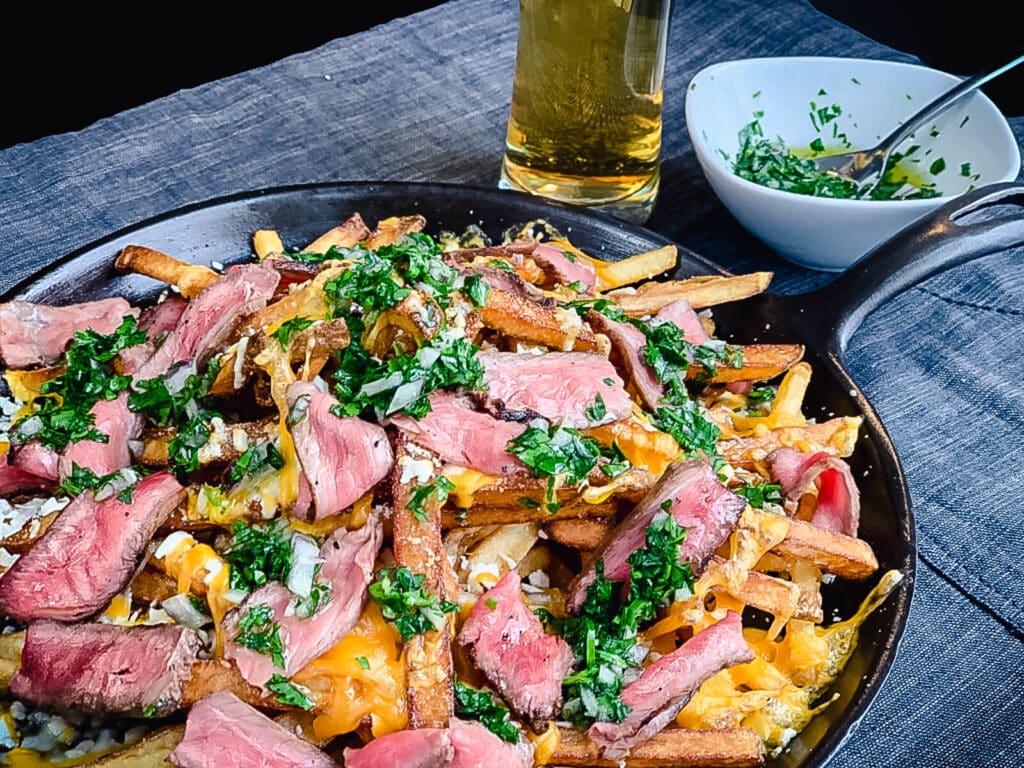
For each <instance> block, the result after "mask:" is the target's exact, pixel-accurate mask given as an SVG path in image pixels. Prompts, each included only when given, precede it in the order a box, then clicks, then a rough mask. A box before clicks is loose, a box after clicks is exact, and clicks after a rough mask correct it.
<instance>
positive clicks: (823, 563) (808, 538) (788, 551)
mask: <svg viewBox="0 0 1024 768" xmlns="http://www.w3.org/2000/svg"><path fill="white" fill-rule="evenodd" d="M772 551H773V552H775V554H777V555H782V556H783V557H801V558H804V559H805V560H810V561H811V562H812V563H814V564H815V565H816V566H818V567H819V568H821V570H823V571H825V572H826V573H831V574H834V575H836V576H842V577H843V578H846V579H854V580H857V581H863V580H864V579H866V578H868V577H869V576H870V575H871V574H873V573H874V572H875V571H877V570H878V559H877V558H876V557H875V553H874V551H872V549H871V545H870V544H868V543H867V542H866V541H864V540H863V539H857V538H854V537H853V536H846V535H845V534H842V533H836V532H835V531H829V530H826V529H825V528H820V527H818V526H816V525H812V524H811V523H807V522H804V521H803V520H790V521H789V532H788V533H787V534H786V538H785V539H784V540H783V541H782V543H781V544H779V545H777V546H776V547H775V548H774V549H773V550H772Z"/></svg>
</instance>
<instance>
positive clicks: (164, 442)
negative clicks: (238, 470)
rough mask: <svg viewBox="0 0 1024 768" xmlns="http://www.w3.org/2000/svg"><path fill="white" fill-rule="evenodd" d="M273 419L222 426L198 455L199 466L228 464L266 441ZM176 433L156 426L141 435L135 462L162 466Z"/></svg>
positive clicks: (273, 426) (272, 432)
mask: <svg viewBox="0 0 1024 768" xmlns="http://www.w3.org/2000/svg"><path fill="white" fill-rule="evenodd" d="M276 430H277V419H276V418H274V417H267V418H264V419H261V420H259V421H243V422H239V423H237V424H231V426H230V427H225V429H224V430H223V433H222V434H216V431H215V432H214V433H212V434H214V435H215V438H214V440H211V441H210V442H208V443H207V444H206V445H205V446H203V448H202V449H200V451H199V453H198V457H199V464H200V466H209V465H223V464H231V463H233V462H235V461H238V458H239V457H240V456H241V455H242V454H243V453H244V452H245V450H246V449H247V448H248V447H249V446H250V445H253V444H255V443H258V442H266V441H267V440H268V439H269V438H270V437H272V436H273V435H275V434H276ZM176 434H177V430H175V429H174V428H173V427H157V428H154V429H150V430H147V431H146V432H145V433H144V434H143V436H142V454H141V455H140V456H139V463H140V464H142V465H143V466H145V467H164V466H167V462H168V460H169V458H170V453H169V451H170V444H171V441H172V440H173V439H174V437H175V435H176Z"/></svg>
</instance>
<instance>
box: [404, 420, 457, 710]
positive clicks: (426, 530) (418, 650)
mask: <svg viewBox="0 0 1024 768" xmlns="http://www.w3.org/2000/svg"><path fill="white" fill-rule="evenodd" d="M424 461H426V462H430V463H431V464H433V461H432V460H431V459H430V457H429V454H426V452H424V451H422V449H418V448H417V447H416V446H414V445H413V444H412V443H411V442H410V441H409V439H408V438H407V437H406V436H405V435H401V434H400V435H399V436H398V439H397V441H396V446H395V468H394V470H393V472H392V480H391V489H392V494H393V495H392V498H393V499H394V512H393V514H392V525H393V527H394V550H395V564H396V565H397V566H405V567H407V568H409V569H410V570H411V571H413V572H414V573H421V574H423V575H424V576H426V579H425V580H424V582H423V584H424V587H425V588H426V589H428V590H429V591H430V592H431V593H432V594H434V595H437V596H438V598H439V599H450V598H451V597H453V595H449V594H448V589H447V578H446V570H447V565H448V558H447V555H446V554H445V550H444V544H443V542H442V541H441V502H440V501H439V500H438V498H437V495H436V494H434V493H431V494H429V495H428V496H427V497H426V498H425V499H422V500H421V503H422V509H423V513H422V517H423V519H418V518H417V516H416V514H415V513H414V512H413V510H411V509H409V503H410V501H411V500H412V497H413V492H414V491H415V483H410V482H409V481H404V482H403V480H402V474H403V472H404V471H405V467H406V465H407V464H408V463H409V462H424ZM436 476H437V473H436V469H435V471H434V472H433V473H432V474H431V478H430V479H429V480H428V481H427V483H422V485H427V484H429V483H430V482H434V481H435V479H436ZM405 674H406V683H407V686H408V687H407V693H406V704H407V706H408V710H409V725H410V727H412V728H446V727H447V726H448V720H449V718H450V717H451V716H452V713H453V712H454V710H455V700H454V695H453V691H452V651H451V634H450V632H449V631H448V629H447V628H445V629H444V630H442V631H438V632H433V631H432V632H425V633H423V634H421V635H416V636H415V637H413V638H412V639H410V640H409V641H408V642H406V644H405Z"/></svg>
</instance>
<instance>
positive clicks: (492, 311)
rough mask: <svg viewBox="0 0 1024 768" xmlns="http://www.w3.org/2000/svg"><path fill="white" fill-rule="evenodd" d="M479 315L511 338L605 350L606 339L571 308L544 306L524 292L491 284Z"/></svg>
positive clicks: (583, 348)
mask: <svg viewBox="0 0 1024 768" xmlns="http://www.w3.org/2000/svg"><path fill="white" fill-rule="evenodd" d="M480 318H481V319H482V320H483V323H484V325H485V326H486V327H488V328H493V329H494V330H496V331H498V332H499V333H501V334H502V335H503V336H506V337H508V338H511V339H517V340H520V341H525V342H528V343H531V344H543V345H544V346H547V347H550V348H552V349H557V350H563V351H567V350H577V351H583V352H600V353H601V354H605V355H606V354H608V351H609V349H610V347H609V345H608V340H607V339H606V338H605V337H604V336H597V335H596V334H595V333H594V332H593V331H592V330H591V329H590V328H589V327H588V326H587V325H585V324H584V323H583V321H582V319H581V318H580V316H579V315H577V314H576V313H575V312H573V311H572V310H571V309H562V308H561V307H556V306H553V305H552V306H545V305H542V304H538V303H537V302H535V301H531V300H530V299H528V298H526V297H525V296H517V295H515V294H513V293H510V292H509V291H503V290H501V289H500V288H495V287H493V286H492V287H491V289H490V290H489V291H488V292H487V305H486V306H483V307H480Z"/></svg>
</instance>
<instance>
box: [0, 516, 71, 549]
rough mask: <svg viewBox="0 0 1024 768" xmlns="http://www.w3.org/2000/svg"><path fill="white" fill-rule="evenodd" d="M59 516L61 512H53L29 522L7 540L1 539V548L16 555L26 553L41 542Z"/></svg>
mask: <svg viewBox="0 0 1024 768" xmlns="http://www.w3.org/2000/svg"><path fill="white" fill-rule="evenodd" d="M59 514H60V512H59V511H58V512H51V513H50V514H48V515H43V516H42V517H37V518H33V519H32V520H27V521H26V522H25V524H24V525H23V526H21V528H20V529H19V530H17V531H15V532H14V533H12V534H9V535H8V536H7V537H6V538H3V539H0V547H3V548H4V549H6V550H7V551H8V552H12V553H14V554H16V555H20V554H22V553H24V552H25V551H26V550H28V549H29V548H30V547H31V546H32V545H33V544H35V543H36V542H37V541H39V537H40V536H42V535H43V534H44V533H46V529H47V528H49V527H50V524H51V523H52V522H53V521H54V520H56V519H57V515H59Z"/></svg>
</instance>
